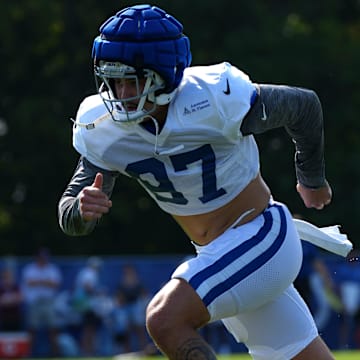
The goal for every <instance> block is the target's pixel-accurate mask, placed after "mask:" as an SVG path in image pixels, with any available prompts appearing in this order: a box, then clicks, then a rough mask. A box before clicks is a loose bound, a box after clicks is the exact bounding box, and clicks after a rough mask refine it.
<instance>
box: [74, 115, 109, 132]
mask: <svg viewBox="0 0 360 360" xmlns="http://www.w3.org/2000/svg"><path fill="white" fill-rule="evenodd" d="M108 118H111V114H110V113H107V114H104V115H102V116H100V117H98V118H97V119H95V120H94V121H93V122H91V123H88V124H82V123H81V122H79V121H76V120H75V119H73V118H70V120H71V121H72V122H73V124H74V125H75V126H79V127H82V128H85V129H86V130H92V129H95V125H98V124H99V123H101V122H102V121H104V120H106V119H108Z"/></svg>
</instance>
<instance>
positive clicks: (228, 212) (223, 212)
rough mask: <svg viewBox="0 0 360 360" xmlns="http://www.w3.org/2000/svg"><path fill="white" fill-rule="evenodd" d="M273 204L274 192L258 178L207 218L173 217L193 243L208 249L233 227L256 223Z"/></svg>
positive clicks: (199, 215) (193, 216) (201, 215)
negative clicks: (209, 245) (270, 203)
mask: <svg viewBox="0 0 360 360" xmlns="http://www.w3.org/2000/svg"><path fill="white" fill-rule="evenodd" d="M269 200H270V190H269V188H268V186H267V185H266V183H265V182H264V180H263V178H262V177H261V175H260V174H258V175H257V176H256V178H255V179H254V180H252V181H251V182H250V183H249V184H248V185H247V186H246V187H245V189H244V190H242V191H241V192H240V193H239V194H238V195H237V196H236V197H235V198H234V199H233V200H231V201H230V202H229V203H227V204H226V205H224V206H222V207H220V208H218V209H216V210H213V211H210V212H208V213H205V214H198V215H188V216H179V215H173V217H174V219H175V220H176V221H177V223H178V224H179V225H180V226H181V228H182V229H183V230H184V231H185V233H186V234H187V235H188V236H189V237H190V239H191V240H192V241H194V242H195V243H196V244H198V245H206V244H208V243H210V242H211V241H212V240H214V239H215V238H217V237H218V236H219V235H221V234H222V233H223V232H224V231H225V230H227V229H228V228H229V227H231V226H234V227H236V226H239V225H243V224H245V223H247V222H249V221H251V220H253V219H255V218H256V217H257V216H258V215H259V214H261V213H262V212H263V211H264V209H265V208H266V207H267V205H268V203H269ZM242 215H244V216H243V217H242ZM237 219H239V221H238V222H237V221H236V220H237Z"/></svg>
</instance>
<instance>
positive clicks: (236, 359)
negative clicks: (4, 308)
mask: <svg viewBox="0 0 360 360" xmlns="http://www.w3.org/2000/svg"><path fill="white" fill-rule="evenodd" d="M334 356H335V359H336V360H359V359H360V351H336V352H334ZM23 360H39V359H23ZM41 360H65V358H58V359H54V358H52V359H44V358H42V359H41ZM66 360H165V358H164V357H162V356H149V357H136V356H114V357H107V358H101V357H97V358H66ZM218 360H251V357H250V356H249V355H247V354H233V355H223V356H219V357H218Z"/></svg>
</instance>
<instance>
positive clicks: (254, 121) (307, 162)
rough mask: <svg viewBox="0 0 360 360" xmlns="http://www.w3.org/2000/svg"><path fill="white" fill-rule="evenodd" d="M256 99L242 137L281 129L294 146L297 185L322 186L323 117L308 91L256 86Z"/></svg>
mask: <svg viewBox="0 0 360 360" xmlns="http://www.w3.org/2000/svg"><path fill="white" fill-rule="evenodd" d="M258 95H259V96H258V98H257V100H256V102H255V103H254V105H253V106H252V108H251V109H250V111H249V112H248V114H247V115H246V117H245V119H244V120H243V123H242V125H241V132H242V134H243V135H248V134H260V133H263V132H265V131H267V130H269V129H273V128H277V127H282V126H283V127H285V129H286V131H287V132H288V134H289V135H290V136H291V138H292V140H293V142H294V143H295V150H296V152H295V169H296V176H297V179H298V181H299V182H300V183H301V184H302V185H304V186H306V187H309V188H319V187H321V186H323V185H324V184H325V181H326V180H325V161H324V131H323V114H322V108H321V104H320V101H319V98H318V96H317V95H316V93H315V92H314V91H312V90H307V89H303V88H297V87H290V86H283V85H263V84H260V85H258Z"/></svg>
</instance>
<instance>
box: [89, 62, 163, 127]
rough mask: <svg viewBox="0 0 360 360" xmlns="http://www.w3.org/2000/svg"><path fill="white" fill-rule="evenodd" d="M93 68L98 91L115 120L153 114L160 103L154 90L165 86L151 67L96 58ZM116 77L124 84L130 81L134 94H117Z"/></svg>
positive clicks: (134, 120)
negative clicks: (97, 59) (121, 96)
mask: <svg viewBox="0 0 360 360" xmlns="http://www.w3.org/2000/svg"><path fill="white" fill-rule="evenodd" d="M94 72H95V81H96V87H97V89H98V93H99V95H100V96H101V98H102V100H103V102H104V104H105V106H106V108H107V109H108V111H109V113H110V114H111V117H112V119H113V120H114V121H115V122H118V123H139V122H141V121H143V119H144V118H145V117H147V116H149V115H150V114H152V113H153V112H154V111H155V109H156V107H157V105H162V104H159V102H158V101H157V96H156V93H158V92H159V91H161V90H162V89H164V87H165V82H164V80H163V79H162V78H161V77H160V76H159V75H158V74H157V73H156V72H155V71H153V70H150V69H141V70H138V69H135V68H134V67H132V66H128V65H125V64H122V63H120V62H110V61H99V64H98V65H95V69H94ZM141 79H145V83H144V85H143V86H142V84H140V80H141ZM115 80H116V81H118V80H120V81H123V82H124V84H125V83H126V82H131V83H132V84H133V85H132V86H134V87H135V88H136V95H135V96H132V97H128V98H121V99H120V98H118V97H117V95H116V91H115ZM161 97H162V95H160V99H161ZM160 102H161V101H160Z"/></svg>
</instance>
